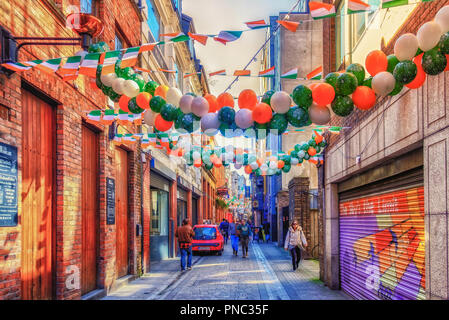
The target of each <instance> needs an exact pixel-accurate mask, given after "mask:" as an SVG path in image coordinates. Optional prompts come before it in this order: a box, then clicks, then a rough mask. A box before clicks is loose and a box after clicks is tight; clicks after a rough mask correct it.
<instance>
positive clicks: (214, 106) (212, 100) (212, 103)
mask: <svg viewBox="0 0 449 320" xmlns="http://www.w3.org/2000/svg"><path fill="white" fill-rule="evenodd" d="M204 99H206V100H207V102H209V112H216V111H218V101H217V98H216V97H215V96H214V95H213V94H209V93H208V94H205V95H204Z"/></svg>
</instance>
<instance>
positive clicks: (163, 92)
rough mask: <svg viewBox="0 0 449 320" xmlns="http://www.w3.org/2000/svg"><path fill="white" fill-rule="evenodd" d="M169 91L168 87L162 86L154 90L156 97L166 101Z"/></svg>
mask: <svg viewBox="0 0 449 320" xmlns="http://www.w3.org/2000/svg"><path fill="white" fill-rule="evenodd" d="M167 91H168V87H167V86H166V85H160V86H159V87H157V88H156V90H154V96H155V97H156V96H159V97H162V98H164V99H165V98H166V97H167Z"/></svg>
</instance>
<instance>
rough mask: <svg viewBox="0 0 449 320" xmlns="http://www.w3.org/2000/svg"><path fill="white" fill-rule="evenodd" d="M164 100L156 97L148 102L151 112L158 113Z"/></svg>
mask: <svg viewBox="0 0 449 320" xmlns="http://www.w3.org/2000/svg"><path fill="white" fill-rule="evenodd" d="M166 103H167V102H165V100H164V98H162V97H160V96H156V97H153V98H151V100H150V108H151V110H152V111H153V112H156V113H160V112H161V109H162V107H163V106H164V105H165V104H166Z"/></svg>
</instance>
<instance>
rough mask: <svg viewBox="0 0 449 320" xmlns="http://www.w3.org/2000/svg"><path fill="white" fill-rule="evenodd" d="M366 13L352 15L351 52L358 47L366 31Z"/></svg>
mask: <svg viewBox="0 0 449 320" xmlns="http://www.w3.org/2000/svg"><path fill="white" fill-rule="evenodd" d="M365 14H366V13H365V12H360V13H355V14H352V15H351V51H352V50H353V49H354V48H355V47H356V46H357V43H358V42H359V40H360V38H361V36H362V35H363V32H364V31H365V29H366V23H365V22H366V20H365Z"/></svg>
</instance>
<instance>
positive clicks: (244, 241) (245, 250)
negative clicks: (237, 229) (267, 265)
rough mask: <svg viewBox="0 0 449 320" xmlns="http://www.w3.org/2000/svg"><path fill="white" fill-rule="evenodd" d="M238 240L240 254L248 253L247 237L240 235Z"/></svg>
mask: <svg viewBox="0 0 449 320" xmlns="http://www.w3.org/2000/svg"><path fill="white" fill-rule="evenodd" d="M240 242H241V243H242V254H243V255H244V256H247V255H248V243H249V237H240Z"/></svg>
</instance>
